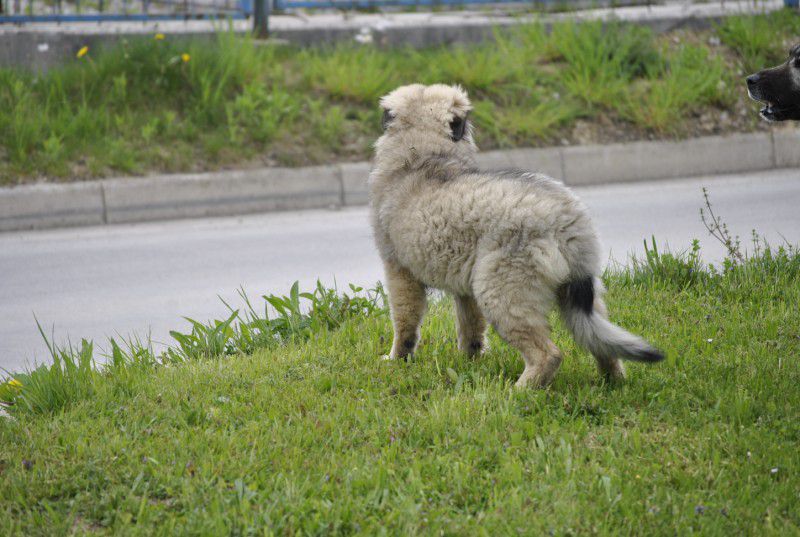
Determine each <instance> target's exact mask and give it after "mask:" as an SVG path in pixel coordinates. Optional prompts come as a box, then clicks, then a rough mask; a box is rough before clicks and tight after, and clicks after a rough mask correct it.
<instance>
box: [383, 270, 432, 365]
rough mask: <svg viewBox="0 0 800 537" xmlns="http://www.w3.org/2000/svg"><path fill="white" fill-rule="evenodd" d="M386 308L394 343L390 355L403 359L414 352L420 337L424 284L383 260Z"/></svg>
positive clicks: (405, 271) (390, 356) (423, 310)
mask: <svg viewBox="0 0 800 537" xmlns="http://www.w3.org/2000/svg"><path fill="white" fill-rule="evenodd" d="M384 268H385V271H386V287H387V288H388V290H389V309H390V311H391V315H392V324H393V325H394V342H393V343H392V352H391V354H390V355H389V358H391V359H396V358H405V357H407V356H408V355H410V354H413V353H414V349H415V348H416V347H417V341H418V340H419V326H420V324H421V323H422V317H423V315H425V308H426V306H427V299H426V296H425V286H424V285H423V284H422V283H420V282H419V281H417V280H416V279H415V278H414V277H413V276H412V275H411V273H410V272H409V271H408V270H406V269H404V268H403V267H401V266H399V265H398V264H396V263H394V262H389V261H387V262H386V263H384Z"/></svg>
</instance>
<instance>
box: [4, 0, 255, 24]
mask: <svg viewBox="0 0 800 537" xmlns="http://www.w3.org/2000/svg"><path fill="white" fill-rule="evenodd" d="M252 13H253V0H233V1H232V0H221V1H218V2H198V1H196V0H119V1H116V2H114V3H113V4H111V5H109V4H108V0H92V1H87V0H83V1H82V0H74V1H70V2H65V1H63V0H55V1H53V0H47V1H42V0H27V1H25V0H0V24H3V23H11V24H25V23H32V22H105V21H107V22H147V21H171V20H209V19H246V18H248V17H250V16H251V15H252Z"/></svg>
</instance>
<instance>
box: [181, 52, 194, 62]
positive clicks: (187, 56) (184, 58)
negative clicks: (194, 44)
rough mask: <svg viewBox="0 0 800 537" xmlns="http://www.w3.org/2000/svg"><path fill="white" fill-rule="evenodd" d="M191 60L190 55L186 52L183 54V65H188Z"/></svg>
mask: <svg viewBox="0 0 800 537" xmlns="http://www.w3.org/2000/svg"><path fill="white" fill-rule="evenodd" d="M191 59H192V57H191V56H189V55H188V54H186V53H185V52H184V53H183V54H181V60H183V63H186V62H188V61H189V60H191Z"/></svg>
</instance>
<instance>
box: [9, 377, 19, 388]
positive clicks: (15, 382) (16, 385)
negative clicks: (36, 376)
mask: <svg viewBox="0 0 800 537" xmlns="http://www.w3.org/2000/svg"><path fill="white" fill-rule="evenodd" d="M8 385H9V386H11V387H12V388H22V383H21V382H20V381H18V380H17V379H11V380H9V381H8Z"/></svg>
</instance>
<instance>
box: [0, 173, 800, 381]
mask: <svg viewBox="0 0 800 537" xmlns="http://www.w3.org/2000/svg"><path fill="white" fill-rule="evenodd" d="M702 186H707V187H708V188H709V189H710V191H711V196H712V201H713V202H714V204H715V209H716V210H717V212H718V213H719V214H720V215H722V216H723V217H724V219H725V220H726V221H727V222H728V224H729V225H730V227H731V229H732V230H733V231H734V232H735V233H737V234H739V235H741V236H742V237H743V238H745V239H749V236H750V230H751V229H752V228H756V229H758V230H759V232H761V233H763V234H765V235H766V236H767V237H768V239H770V240H771V241H772V242H774V243H778V242H780V241H782V240H783V239H782V237H785V238H786V239H787V240H788V241H790V242H793V243H800V171H798V170H786V171H771V172H761V173H756V174H742V175H736V176H723V177H709V178H699V179H685V180H677V181H668V182H653V183H638V184H629V185H610V186H603V187H590V188H581V189H579V194H580V195H581V196H582V197H583V199H584V200H585V201H586V202H587V204H588V205H589V206H590V208H591V210H592V212H593V214H594V216H595V219H596V222H597V225H598V228H599V230H600V233H601V236H602V239H603V242H604V245H605V248H606V250H607V252H608V253H609V257H610V258H613V259H616V260H618V261H623V262H624V261H625V260H626V259H627V257H628V254H629V253H630V252H633V251H638V252H641V251H642V239H643V238H645V237H650V236H651V235H655V236H656V237H657V238H658V239H659V241H660V242H662V243H668V244H669V245H670V246H671V247H673V248H674V249H685V248H687V247H688V246H689V244H690V241H691V239H692V238H700V239H701V241H702V244H703V246H704V254H705V258H706V259H707V260H709V261H714V260H718V259H719V258H720V257H721V256H722V254H723V250H722V247H721V246H719V245H718V244H716V243H715V242H714V240H713V239H711V238H710V237H708V236H707V233H706V232H705V230H704V228H703V227H702V224H701V223H700V219H699V216H698V210H699V208H700V206H701V205H702V194H701V187H702ZM317 277H320V278H322V279H323V281H325V282H326V283H333V281H334V278H335V279H336V280H337V281H338V282H339V284H340V285H343V284H345V283H347V282H355V283H359V284H370V283H374V282H375V281H376V280H378V279H379V278H380V277H381V268H380V263H379V261H378V258H377V256H376V254H375V252H374V249H373V245H372V239H371V236H370V231H369V227H368V224H367V210H366V209H365V208H357V209H347V210H341V211H306V212H295V213H273V214H265V215H255V216H246V217H236V218H217V219H208V220H184V221H174V222H159V223H147V224H135V225H121V226H107V227H96V228H76V229H62V230H54V231H40V232H26V233H14V234H11V233H9V234H0V368H2V369H5V370H11V371H14V370H18V369H19V368H21V367H23V366H24V365H25V364H26V363H30V362H32V361H33V360H37V361H42V360H45V359H46V358H47V355H46V349H45V346H44V344H43V342H42V340H41V338H40V336H39V335H38V332H37V329H36V325H35V322H34V317H33V316H34V314H35V315H36V316H37V317H38V319H39V320H40V321H41V322H42V324H43V325H44V326H45V327H46V330H47V331H48V333H49V332H50V331H51V330H53V329H54V330H55V336H56V340H58V341H60V342H63V341H64V340H66V339H67V338H70V339H71V340H72V341H73V342H76V341H79V340H80V338H81V337H89V338H92V339H94V340H95V341H96V342H98V344H99V343H100V342H101V341H102V343H103V344H104V343H105V340H106V337H107V336H114V335H116V334H122V335H129V334H130V333H132V332H135V333H138V334H144V335H146V334H147V333H148V332H150V333H151V335H152V338H153V340H154V341H155V342H168V341H169V339H170V338H169V335H168V330H170V329H185V328H186V325H187V323H186V322H185V321H184V320H183V319H182V318H181V316H183V315H186V316H189V317H193V318H196V319H202V320H207V319H209V318H212V317H219V316H222V315H224V313H225V312H226V311H227V310H226V309H225V307H224V306H223V305H222V304H221V302H220V301H219V298H218V296H222V297H224V298H226V299H228V300H232V301H235V299H236V298H237V295H236V289H237V288H238V287H240V286H243V287H244V288H245V289H246V290H247V291H248V294H250V295H251V296H253V297H257V296H259V295H261V294H264V293H267V292H270V293H271V292H286V291H287V290H288V288H289V287H290V285H291V284H292V282H293V281H294V280H300V281H301V283H302V284H303V285H305V286H309V285H311V284H312V283H313V282H314V281H315V280H316V278H317ZM100 346H101V347H103V346H104V345H102V344H101V345H100Z"/></svg>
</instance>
